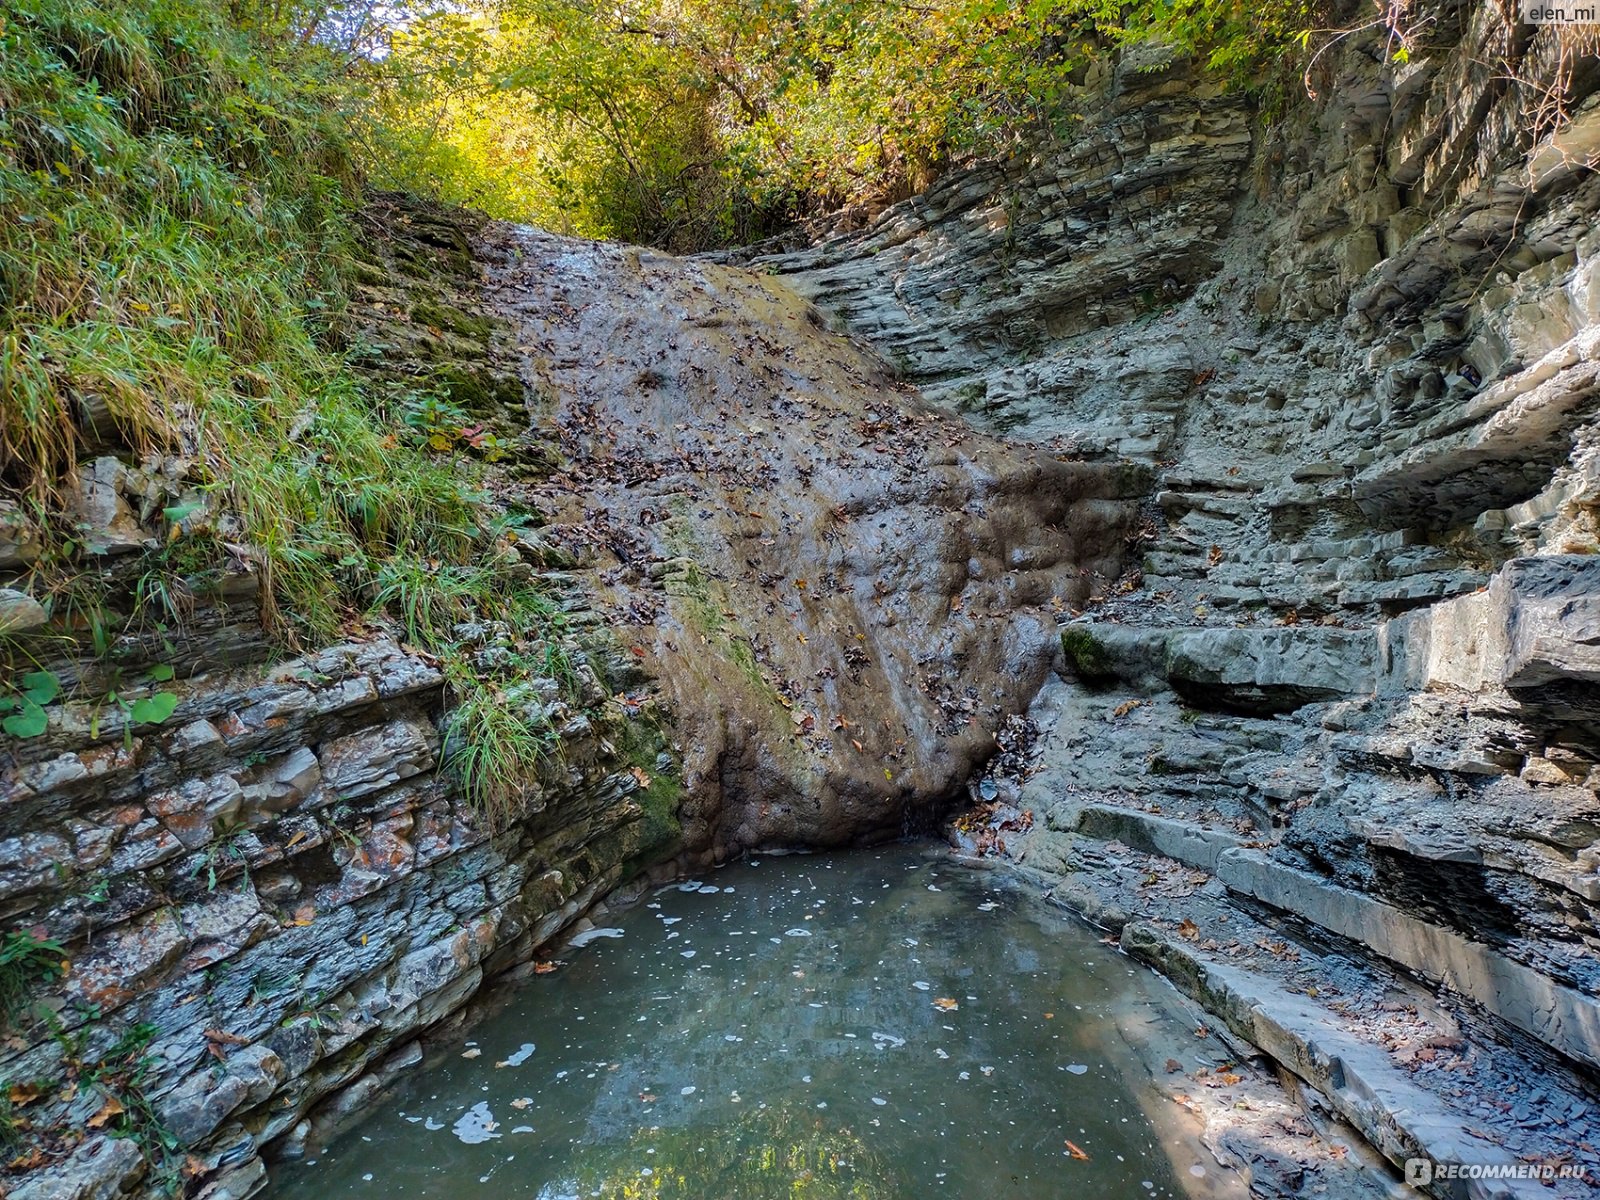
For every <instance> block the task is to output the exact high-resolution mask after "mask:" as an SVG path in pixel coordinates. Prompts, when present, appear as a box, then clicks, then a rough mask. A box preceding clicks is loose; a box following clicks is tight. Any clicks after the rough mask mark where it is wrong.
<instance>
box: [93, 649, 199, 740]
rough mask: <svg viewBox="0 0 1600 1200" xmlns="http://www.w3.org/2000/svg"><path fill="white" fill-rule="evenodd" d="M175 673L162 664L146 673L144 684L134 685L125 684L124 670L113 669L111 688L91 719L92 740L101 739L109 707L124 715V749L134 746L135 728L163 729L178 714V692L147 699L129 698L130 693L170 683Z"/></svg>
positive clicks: (142, 697)
mask: <svg viewBox="0 0 1600 1200" xmlns="http://www.w3.org/2000/svg"><path fill="white" fill-rule="evenodd" d="M175 674H176V672H175V670H174V669H173V668H172V666H171V665H170V664H167V663H158V664H156V665H155V666H153V667H151V668H150V669H149V670H148V671H146V672H145V676H144V679H143V680H136V681H134V682H133V683H124V682H123V673H122V669H121V668H120V667H111V668H109V671H108V686H107V688H106V693H105V695H104V696H102V697H101V700H100V703H99V704H97V705H96V706H95V711H94V715H93V716H92V717H90V719H89V736H90V737H91V738H98V737H99V736H100V716H101V713H102V712H103V711H104V709H106V708H107V707H110V708H113V709H115V710H116V711H118V712H120V713H121V714H122V741H123V745H125V746H127V747H129V748H131V747H132V746H133V728H134V726H135V725H162V724H165V723H166V721H167V720H168V719H169V718H170V717H171V716H172V714H173V713H174V712H175V711H177V708H178V694H177V693H176V692H167V691H152V692H150V693H149V694H148V695H144V696H129V695H127V692H128V691H129V690H141V689H143V688H145V687H149V686H152V685H155V684H160V683H170V682H171V681H172V679H173V676H174V675H175Z"/></svg>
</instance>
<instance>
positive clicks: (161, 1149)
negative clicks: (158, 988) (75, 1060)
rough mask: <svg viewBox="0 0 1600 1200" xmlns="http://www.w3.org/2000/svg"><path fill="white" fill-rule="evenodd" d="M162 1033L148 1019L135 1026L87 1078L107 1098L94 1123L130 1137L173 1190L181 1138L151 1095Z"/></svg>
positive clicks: (90, 1067)
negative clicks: (154, 1051) (154, 1048)
mask: <svg viewBox="0 0 1600 1200" xmlns="http://www.w3.org/2000/svg"><path fill="white" fill-rule="evenodd" d="M160 1032H161V1030H160V1027H159V1026H157V1025H154V1024H152V1023H150V1022H148V1021H141V1022H139V1023H138V1024H137V1025H134V1026H132V1027H131V1028H129V1029H128V1030H127V1031H126V1032H125V1033H124V1034H123V1035H122V1036H121V1037H120V1038H119V1039H118V1040H117V1042H116V1044H115V1045H113V1046H112V1047H111V1049H110V1050H108V1051H107V1052H106V1054H105V1056H104V1057H102V1058H101V1059H100V1061H99V1062H97V1063H94V1064H93V1065H91V1066H89V1067H87V1068H86V1069H85V1071H84V1078H85V1079H86V1081H87V1082H88V1083H89V1084H90V1085H91V1086H93V1087H94V1088H96V1089H97V1090H98V1091H99V1092H100V1094H101V1096H102V1097H103V1098H104V1103H103V1104H102V1105H101V1108H100V1111H99V1112H98V1113H96V1114H95V1116H93V1117H92V1118H90V1125H91V1126H94V1127H96V1128H101V1127H103V1128H105V1129H106V1130H108V1131H109V1132H110V1134H111V1136H112V1137H118V1138H127V1139H128V1140H130V1141H132V1142H133V1143H134V1144H135V1145H136V1146H138V1147H139V1151H140V1153H141V1154H142V1155H143V1156H144V1158H145V1160H146V1161H147V1162H149V1163H150V1164H151V1165H152V1166H153V1167H154V1168H155V1173H156V1176H157V1178H158V1180H160V1181H162V1182H163V1183H164V1184H165V1185H167V1186H168V1188H169V1190H175V1189H174V1188H173V1186H172V1185H175V1184H176V1183H177V1180H178V1175H177V1167H178V1163H179V1152H180V1151H181V1150H182V1148H183V1147H182V1143H180V1142H179V1141H178V1139H177V1137H176V1136H175V1135H174V1134H173V1133H172V1131H171V1130H170V1129H168V1128H167V1127H166V1124H165V1123H164V1122H163V1121H162V1120H161V1117H160V1115H159V1114H158V1113H157V1112H156V1108H155V1102H154V1101H153V1100H152V1099H151V1098H150V1095H149V1089H150V1088H151V1087H152V1086H153V1085H154V1084H155V1083H156V1082H157V1071H156V1060H155V1058H154V1057H153V1056H152V1055H151V1054H150V1052H149V1048H150V1043H151V1042H153V1041H154V1040H155V1038H156V1035H157V1034H159V1033H160ZM97 1122H98V1124H96V1123H97Z"/></svg>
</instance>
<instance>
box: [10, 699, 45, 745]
mask: <svg viewBox="0 0 1600 1200" xmlns="http://www.w3.org/2000/svg"><path fill="white" fill-rule="evenodd" d="M49 727H50V718H49V717H48V716H46V715H45V711H44V709H43V708H41V707H40V706H39V705H37V704H35V703H34V702H33V701H32V700H24V701H23V702H22V711H21V712H16V713H12V714H11V715H10V716H9V717H7V718H6V719H5V720H4V721H0V729H4V730H5V731H6V732H7V733H9V734H10V735H11V736H12V737H18V738H31V737H38V736H39V735H40V734H41V733H43V732H44V731H45V730H46V729H48V728H49Z"/></svg>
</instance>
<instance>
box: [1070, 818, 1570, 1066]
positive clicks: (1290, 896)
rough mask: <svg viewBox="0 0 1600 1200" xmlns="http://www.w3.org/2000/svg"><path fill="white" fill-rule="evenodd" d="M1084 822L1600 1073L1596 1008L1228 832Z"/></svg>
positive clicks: (1155, 822) (1153, 823) (1168, 823)
mask: <svg viewBox="0 0 1600 1200" xmlns="http://www.w3.org/2000/svg"><path fill="white" fill-rule="evenodd" d="M1085 814H1086V815H1085V816H1084V817H1082V818H1080V829H1081V830H1082V832H1084V833H1085V834H1087V835H1089V836H1102V835H1103V834H1105V833H1110V834H1111V835H1112V836H1114V837H1116V838H1117V839H1118V840H1122V841H1125V842H1127V843H1128V844H1129V845H1133V846H1136V847H1138V848H1140V849H1145V850H1147V851H1149V852H1152V853H1157V854H1161V855H1164V856H1165V857H1168V858H1173V859H1175V860H1177V861H1178V862H1182V863H1184V864H1186V865H1188V866H1192V867H1197V868H1199V869H1201V870H1204V871H1207V872H1209V873H1211V874H1214V875H1215V876H1216V877H1217V878H1218V879H1219V880H1221V881H1222V883H1223V884H1225V885H1226V886H1227V887H1228V888H1229V890H1231V891H1233V892H1235V893H1237V894H1239V895H1242V896H1248V897H1250V898H1251V899H1255V900H1260V901H1262V902H1263V903H1265V904H1268V905H1271V906H1272V907H1273V908H1276V909H1280V910H1282V911H1284V912H1289V913H1293V914H1294V915H1295V916H1298V917H1301V918H1303V919H1305V920H1308V921H1311V922H1312V923H1313V924H1315V925H1318V926H1320V927H1322V928H1323V929H1326V930H1328V931H1330V932H1332V933H1336V934H1339V935H1340V936H1342V937H1346V938H1349V939H1350V940H1351V941H1352V942H1355V943H1356V944H1357V945H1361V946H1365V947H1366V948H1368V949H1369V950H1371V951H1372V952H1374V953H1377V954H1380V955H1382V956H1383V957H1385V958H1387V959H1389V960H1391V961H1393V962H1396V963H1398V964H1400V965H1401V966H1403V967H1405V968H1407V969H1408V970H1412V971H1415V972H1416V973H1417V974H1419V975H1421V976H1423V977H1424V978H1428V979H1434V980H1438V981H1439V982H1441V983H1443V984H1445V985H1446V986H1447V987H1449V988H1451V989H1452V990H1454V991H1456V992H1458V993H1460V994H1461V995H1463V996H1465V997H1467V998H1468V999H1470V1000H1472V1001H1474V1002H1475V1003H1477V1004H1479V1005H1481V1006H1482V1007H1483V1008H1484V1010H1485V1011H1487V1012H1489V1013H1492V1014H1494V1015H1495V1016H1497V1017H1499V1018H1501V1019H1502V1020H1505V1021H1506V1022H1507V1023H1509V1024H1511V1025H1514V1026H1516V1027H1517V1028H1519V1029H1521V1030H1523V1031H1525V1032H1527V1033H1529V1034H1531V1035H1532V1036H1534V1037H1535V1038H1537V1039H1538V1040H1540V1041H1541V1042H1543V1043H1545V1044H1546V1045H1549V1046H1552V1047H1554V1048H1555V1049H1557V1050H1560V1051H1561V1052H1562V1053H1563V1054H1565V1055H1567V1056H1568V1057H1569V1058H1572V1059H1574V1060H1575V1061H1577V1062H1582V1063H1587V1064H1588V1065H1590V1066H1600V1001H1597V1000H1596V999H1594V998H1593V997H1590V996H1585V995H1583V994H1582V993H1580V992H1578V991H1577V990H1575V989H1573V988H1570V987H1566V986H1564V985H1562V984H1559V983H1555V982H1553V981H1552V980H1551V979H1550V978H1549V977H1548V976H1545V975H1543V974H1541V973H1540V972H1537V971H1534V970H1532V969H1531V968H1529V967H1526V966H1523V965H1522V964H1521V963H1517V962H1513V961H1512V960H1511V959H1508V958H1506V957H1505V956H1504V955H1502V954H1498V953H1496V952H1495V951H1493V950H1490V949H1489V948H1487V947H1485V946H1483V945H1481V944H1478V943H1474V942H1471V941H1468V940H1467V939H1466V938H1464V937H1462V936H1460V935H1459V934H1456V933H1453V932H1451V931H1449V930H1446V929H1441V928H1439V927H1438V926H1435V925H1430V924H1428V923H1427V922H1424V921H1421V920H1418V919H1417V918H1415V917H1413V916H1410V915H1409V914H1407V913H1404V912H1401V911H1400V910H1399V909H1397V908H1395V907H1393V906H1392V905H1388V904H1384V903H1382V902H1380V901H1377V900H1374V899H1372V898H1371V897H1369V896H1366V895H1363V894H1362V893H1359V892H1353V891H1351V890H1349V889H1348V888H1342V887H1339V886H1337V885H1335V884H1332V883H1330V882H1328V881H1327V880H1325V879H1322V878H1320V877H1318V876H1316V875H1313V874H1311V873H1310V872H1308V871H1302V870H1298V869H1296V868H1293V867H1290V866H1287V865H1285V864H1283V863H1280V862H1277V861H1276V860H1274V859H1273V858H1271V857H1270V856H1269V855H1268V854H1266V853H1264V852H1262V851H1260V850H1254V849H1247V848H1245V847H1244V846H1242V845H1241V844H1240V843H1239V841H1238V839H1236V838H1233V837H1231V836H1230V835H1228V834H1225V833H1220V832H1217V831H1214V830H1206V829H1197V828H1194V827H1192V826H1187V825H1185V824H1184V823H1182V822H1178V821H1172V820H1169V819H1166V818H1163V817H1159V816H1155V815H1152V814H1149V813H1143V812H1139V811H1138V810H1136V809H1108V808H1103V807H1090V808H1086V809H1085Z"/></svg>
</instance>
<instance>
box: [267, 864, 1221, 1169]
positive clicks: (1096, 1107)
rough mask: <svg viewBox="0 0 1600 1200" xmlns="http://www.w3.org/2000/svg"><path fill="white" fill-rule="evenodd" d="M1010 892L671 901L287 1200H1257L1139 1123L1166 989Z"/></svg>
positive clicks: (355, 1137) (356, 1135) (755, 895)
mask: <svg viewBox="0 0 1600 1200" xmlns="http://www.w3.org/2000/svg"><path fill="white" fill-rule="evenodd" d="M1001 886H1002V883H1001V880H1000V879H999V877H997V876H995V875H992V874H987V873H978V872H971V871H967V870H964V869H961V868H956V867H952V866H950V865H948V864H944V863H934V862H930V861H929V860H928V859H926V858H924V857H923V856H921V855H920V854H919V853H917V852H916V851H915V850H914V849H908V848H905V847H897V848H894V849H891V850H887V851H883V852H876V853H875V852H857V853H853V854H846V855H837V856H829V857H792V858H785V859H778V860H772V861H768V862H764V863H763V864H762V865H760V866H759V867H757V866H756V865H754V864H745V865H740V866H733V867H729V868H726V869H724V870H723V871H721V872H718V873H717V875H716V882H715V883H714V884H704V883H703V881H697V882H696V884H695V886H693V887H692V888H691V887H690V886H689V885H688V884H685V885H682V886H674V887H670V888H667V889H664V890H663V891H661V892H659V893H658V894H657V895H656V896H654V897H653V898H652V899H651V900H650V901H649V903H648V905H646V906H641V907H640V908H637V909H635V910H633V911H631V912H628V913H625V914H622V915H621V916H620V917H618V918H616V925H615V927H614V929H615V931H616V932H617V933H620V936H616V935H615V934H613V933H612V930H611V929H608V930H607V931H606V933H607V934H612V936H605V937H601V938H598V939H590V940H589V944H587V945H584V946H582V947H581V948H577V949H572V950H569V951H565V952H563V957H565V958H567V959H568V965H567V966H566V967H565V968H564V969H563V970H561V971H558V972H556V973H554V974H551V975H545V976H539V977H536V978H534V979H532V980H530V981H529V982H528V983H527V984H526V985H524V986H523V987H522V988H521V990H519V991H518V992H517V993H516V994H515V995H514V996H513V997H512V998H511V999H510V1001H509V1002H508V1003H507V1005H506V1006H505V1007H504V1008H503V1009H502V1010H501V1011H500V1012H499V1013H498V1014H497V1015H495V1016H493V1017H491V1018H490V1019H488V1020H487V1021H485V1022H484V1023H483V1024H481V1025H479V1026H477V1027H476V1028H475V1029H473V1030H472V1032H471V1038H470V1040H471V1041H472V1042H473V1043H475V1047H474V1048H476V1046H481V1047H482V1048H483V1053H482V1054H480V1055H479V1056H477V1057H475V1058H471V1059H467V1058H463V1057H461V1056H460V1055H459V1054H458V1053H448V1054H446V1055H445V1056H444V1057H443V1059H442V1061H441V1062H440V1063H439V1065H437V1066H434V1067H430V1068H428V1069H427V1070H426V1071H425V1072H423V1073H422V1074H420V1075H418V1076H415V1077H412V1078H411V1079H410V1080H408V1081H407V1082H406V1083H405V1084H404V1085H402V1090H401V1092H400V1093H399V1094H398V1095H397V1096H396V1098H395V1100H394V1102H393V1104H392V1105H391V1106H390V1107H389V1108H388V1109H387V1110H386V1111H383V1112H380V1113H378V1114H375V1115H374V1116H373V1117H372V1118H371V1119H370V1120H368V1121H367V1122H366V1123H364V1124H363V1125H362V1126H361V1127H360V1128H359V1129H358V1130H356V1131H353V1132H351V1133H350V1134H347V1135H346V1136H345V1137H343V1138H342V1139H340V1140H339V1141H336V1142H335V1143H334V1144H332V1145H331V1146H329V1147H327V1148H326V1149H325V1151H324V1152H322V1153H321V1154H320V1156H319V1157H318V1158H317V1159H316V1161H315V1162H314V1163H310V1162H308V1163H301V1164H293V1165H289V1166H286V1167H284V1168H282V1169H280V1170H278V1171H277V1172H276V1173H275V1177H274V1181H273V1185H272V1188H271V1190H270V1192H269V1196H270V1197H271V1200H313V1198H314V1200H330V1198H338V1197H355V1196H360V1197H379V1196H382V1197H385V1198H386V1200H388V1198H390V1197H393V1198H396V1200H429V1198H438V1200H455V1198H456V1197H459V1196H461V1195H463V1194H470V1195H472V1196H473V1197H479V1198H481V1200H511V1198H512V1197H518V1198H532V1200H563V1198H567V1197H571V1198H573V1200H577V1198H579V1197H583V1198H599V1200H621V1198H622V1197H642V1198H645V1200H656V1198H664V1197H675V1198H682V1200H766V1198H768V1197H771V1198H772V1200H777V1198H779V1197H782V1198H784V1200H795V1198H801V1200H825V1198H826V1200H831V1198H834V1197H837V1198H839V1200H845V1198H849V1200H913V1198H916V1200H922V1198H923V1197H927V1196H929V1195H933V1194H939V1193H942V1194H945V1195H949V1196H952V1197H968V1196H983V1197H985V1198H988V1197H997V1198H998V1197H1015V1198H1016V1200H1056V1198H1058V1197H1061V1196H1065V1195H1083V1196H1094V1197H1096V1198H1099V1200H1120V1198H1121V1197H1130V1198H1131V1197H1182V1196H1207V1197H1210V1196H1232V1195H1242V1194H1243V1189H1242V1186H1241V1185H1239V1183H1238V1181H1236V1180H1230V1179H1228V1178H1226V1177H1225V1176H1224V1174H1223V1172H1221V1171H1220V1170H1219V1169H1218V1168H1217V1167H1216V1165H1215V1163H1214V1162H1212V1161H1211V1160H1210V1159H1209V1157H1206V1158H1205V1159H1204V1160H1203V1161H1202V1153H1203V1152H1201V1151H1199V1149H1198V1147H1197V1146H1196V1145H1195V1144H1194V1143H1193V1142H1192V1141H1191V1140H1189V1139H1187V1138H1186V1137H1184V1136H1181V1135H1179V1134H1177V1133H1175V1132H1174V1131H1173V1130H1172V1129H1164V1130H1161V1131H1158V1130H1157V1129H1156V1128H1155V1127H1154V1126H1153V1125H1152V1124H1151V1120H1150V1117H1149V1116H1148V1115H1147V1114H1148V1113H1156V1112H1160V1111H1162V1106H1163V1105H1164V1104H1165V1105H1166V1106H1167V1107H1170V1104H1167V1102H1165V1101H1162V1100H1161V1099H1160V1098H1159V1097H1158V1095H1157V1093H1156V1090H1155V1088H1154V1085H1153V1084H1152V1083H1151V1082H1150V1080H1149V1077H1148V1074H1147V1073H1146V1072H1145V1070H1144V1068H1143V1067H1141V1066H1140V1065H1139V1056H1137V1055H1135V1054H1134V1053H1133V1052H1132V1051H1130V1049H1129V1047H1128V1046H1127V1044H1126V1043H1125V1041H1124V1039H1123V1036H1122V1034H1121V1033H1119V1032H1118V1019H1119V1017H1126V1016H1128V1015H1129V1014H1130V1013H1136V1014H1137V1015H1138V1017H1139V1021H1138V1022H1136V1024H1139V1025H1141V1026H1143V1027H1146V1028H1148V1027H1149V1025H1150V1023H1151V1021H1152V1019H1155V1020H1160V1019H1161V1018H1162V1017H1163V1016H1164V1015H1165V1013H1166V1011H1167V1010H1166V1009H1165V1008H1164V1005H1165V1004H1166V1003H1168V1002H1167V1001H1166V1000H1164V999H1163V995H1162V993H1161V991H1160V987H1159V985H1158V984H1155V983H1154V982H1153V981H1152V980H1151V979H1149V978H1148V977H1146V976H1145V975H1144V974H1143V973H1142V972H1136V971H1130V970H1129V968H1128V963H1127V961H1126V960H1125V959H1122V958H1120V957H1119V956H1118V955H1116V954H1115V953H1113V952H1112V951H1110V950H1109V949H1107V948H1106V947H1104V946H1102V945H1100V944H1099V943H1098V941H1097V940H1096V939H1095V938H1094V936H1093V935H1092V934H1090V933H1089V932H1088V931H1086V930H1084V929H1083V928H1081V927H1080V926H1078V925H1077V924H1075V923H1073V922H1071V921H1069V920H1068V919H1066V918H1064V917H1062V916H1061V915H1059V914H1056V913H1054V912H1053V911H1051V910H1049V909H1046V908H1044V907H1043V906H1038V905H1035V904H1033V903H1032V902H1030V901H1028V900H1026V898H1024V897H1022V896H1021V895H1017V894H1003V893H1002V892H1001V891H1000V890H999V889H1000V888H1001ZM1172 1019H1173V1021H1174V1022H1176V1021H1179V1020H1181V1017H1179V1016H1178V1015H1177V1014H1176V1013H1173V1014H1172ZM1185 1032H1186V1031H1185ZM465 1040H466V1039H463V1041H462V1043H460V1044H458V1045H456V1046H455V1047H453V1049H455V1050H459V1049H460V1048H461V1045H464V1043H465ZM535 1043H537V1047H538V1049H537V1052H535V1048H534V1044H535ZM1196 1167H1204V1168H1205V1169H1204V1170H1203V1171H1202V1172H1201V1173H1200V1174H1196V1173H1195V1170H1194V1169H1195V1168H1196ZM469 1189H470V1191H469Z"/></svg>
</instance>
